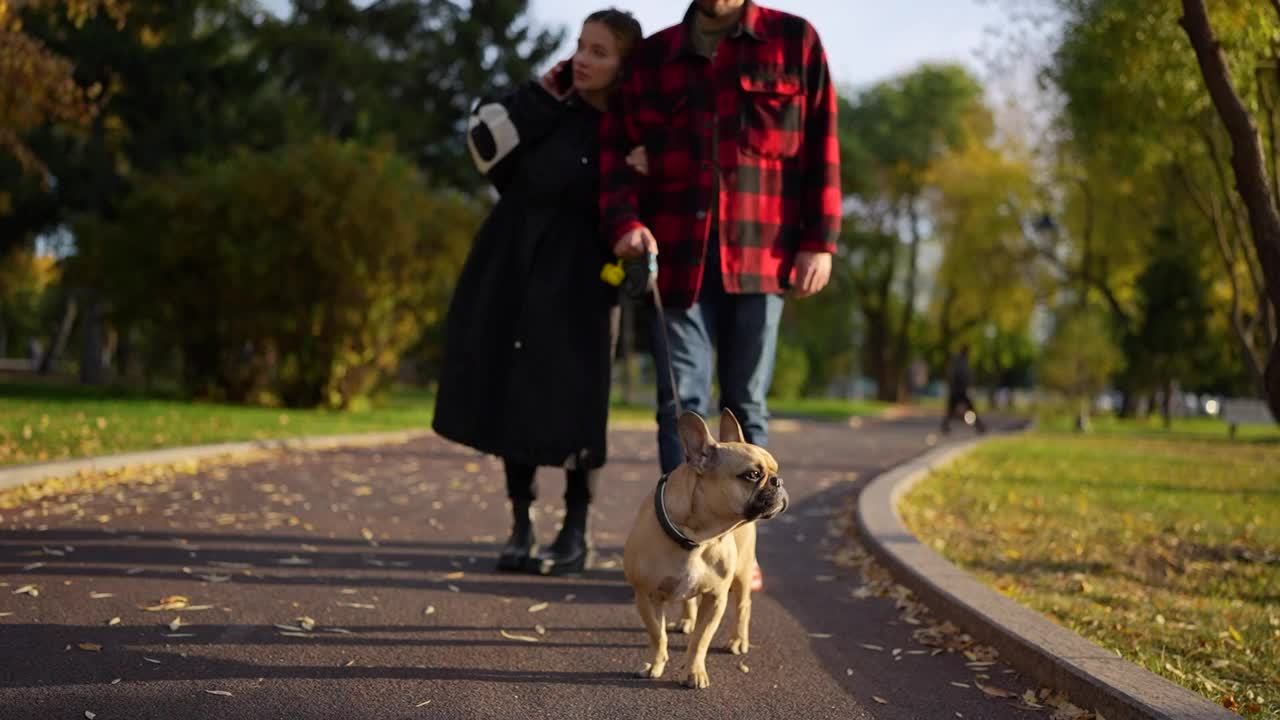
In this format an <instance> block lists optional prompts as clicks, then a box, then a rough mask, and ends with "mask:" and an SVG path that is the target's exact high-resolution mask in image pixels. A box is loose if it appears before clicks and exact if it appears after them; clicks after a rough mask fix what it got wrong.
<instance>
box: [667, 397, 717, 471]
mask: <svg viewBox="0 0 1280 720" xmlns="http://www.w3.org/2000/svg"><path fill="white" fill-rule="evenodd" d="M677 428H678V429H679V432H680V444H682V445H684V461H685V462H686V463H688V464H689V466H690V467H692V468H693V469H695V470H698V471H703V470H706V469H707V468H708V467H709V466H710V464H711V458H712V456H713V455H714V451H715V446H716V439H715V438H713V437H711V431H710V430H708V429H707V424H706V423H705V422H703V420H702V417H701V416H699V415H698V413H695V412H685V413H684V414H683V415H681V416H680V422H679V424H678V425H677Z"/></svg>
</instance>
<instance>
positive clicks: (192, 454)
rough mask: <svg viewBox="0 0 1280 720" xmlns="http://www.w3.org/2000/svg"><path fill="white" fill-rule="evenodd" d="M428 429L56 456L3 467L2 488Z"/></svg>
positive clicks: (370, 441)
mask: <svg viewBox="0 0 1280 720" xmlns="http://www.w3.org/2000/svg"><path fill="white" fill-rule="evenodd" d="M431 434H432V433H431V432H430V431H426V430H400V431H395V432H381V433H356V434H351V435H320V436H311V437H296V438H275V439H270V440H249V441H245V442H229V443H218V444H215V445H187V446H183V447H175V448H165V449H163V450H145V451H142V452H131V453H121V454H118V455H102V456H98V457H88V458H81V459H78V460H56V461H53V462H45V463H33V464H29V465H18V466H15V467H9V468H0V490H3V489H8V488H13V487H18V486H20V485H25V484H27V483H35V482H40V481H42V480H50V479H54V478H65V477H71V476H74V475H78V474H80V473H83V472H103V471H106V470H119V469H122V468H126V467H136V466H144V465H168V464H172V463H179V462H184V461H188V460H208V459H211V458H217V457H224V456H228V455H240V454H244V453H249V452H254V451H259V450H287V451H306V450H328V449H334V448H341V447H362V446H370V445H393V444H397V443H403V442H408V441H410V440H415V439H417V438H420V437H427V436H429V435H431Z"/></svg>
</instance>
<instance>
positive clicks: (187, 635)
mask: <svg viewBox="0 0 1280 720" xmlns="http://www.w3.org/2000/svg"><path fill="white" fill-rule="evenodd" d="M164 636H165V637H167V638H192V637H195V636H196V634H195V633H164Z"/></svg>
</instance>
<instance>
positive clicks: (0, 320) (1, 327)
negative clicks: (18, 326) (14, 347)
mask: <svg viewBox="0 0 1280 720" xmlns="http://www.w3.org/2000/svg"><path fill="white" fill-rule="evenodd" d="M8 356H9V326H7V325H5V323H4V310H3V309H0V358H3V357H8Z"/></svg>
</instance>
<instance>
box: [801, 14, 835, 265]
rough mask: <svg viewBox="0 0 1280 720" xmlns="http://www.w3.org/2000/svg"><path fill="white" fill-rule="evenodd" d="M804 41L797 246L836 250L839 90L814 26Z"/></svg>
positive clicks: (829, 250)
mask: <svg viewBox="0 0 1280 720" xmlns="http://www.w3.org/2000/svg"><path fill="white" fill-rule="evenodd" d="M805 45H806V47H807V48H808V50H807V52H806V57H805V65H806V67H805V73H806V82H805V88H806V89H805V91H806V98H805V100H806V103H807V108H806V110H807V112H806V120H805V128H804V144H803V151H802V152H803V154H804V164H805V170H804V173H803V175H804V178H805V181H804V182H805V188H804V192H805V196H804V208H805V215H804V217H805V227H804V232H803V233H802V235H801V237H800V244H799V247H798V248H797V249H799V250H801V251H804V252H827V253H833V254H834V253H835V252H836V249H837V244H836V239H837V238H838V237H839V235H840V217H841V215H842V212H841V195H840V145H839V137H838V134H837V125H836V112H837V110H836V108H837V105H836V91H835V87H834V86H833V85H832V83H831V73H830V70H829V68H828V67H827V55H826V52H825V51H824V50H823V48H822V41H821V40H820V39H819V38H818V33H817V31H815V30H814V29H813V27H812V26H810V27H808V29H807V32H806V39H805Z"/></svg>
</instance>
